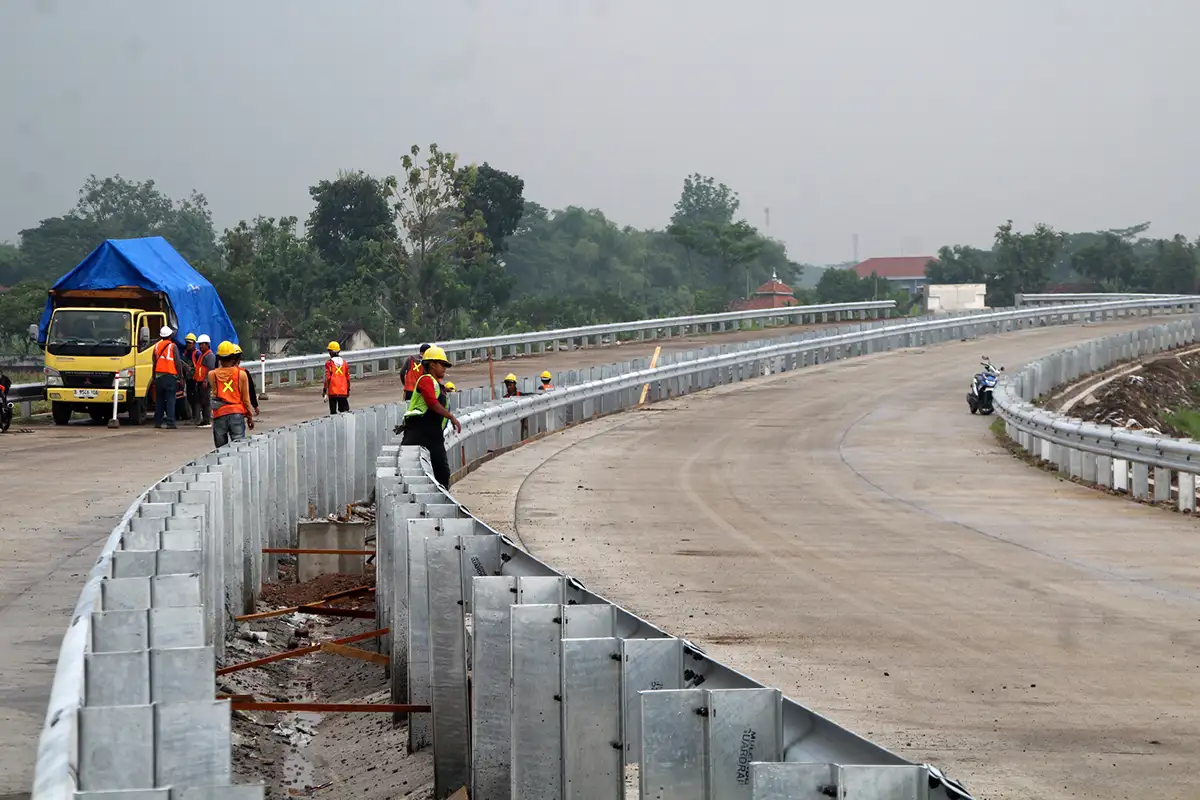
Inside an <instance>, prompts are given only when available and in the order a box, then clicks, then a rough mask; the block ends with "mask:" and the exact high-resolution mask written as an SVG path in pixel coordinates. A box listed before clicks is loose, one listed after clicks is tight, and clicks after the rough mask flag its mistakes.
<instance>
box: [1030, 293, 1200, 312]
mask: <svg viewBox="0 0 1200 800" xmlns="http://www.w3.org/2000/svg"><path fill="white" fill-rule="evenodd" d="M1188 296H1189V295H1180V294H1138V293H1134V292H1078V293H1075V294H1069V293H1066V292H1063V293H1057V292H1050V293H1048V294H1018V295H1017V296H1016V298H1015V299H1016V305H1017V307H1018V308H1024V307H1025V306H1061V305H1063V304H1064V303H1104V302H1111V301H1113V300H1147V299H1157V298H1163V297H1188Z"/></svg>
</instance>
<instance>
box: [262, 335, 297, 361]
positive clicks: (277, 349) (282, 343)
mask: <svg viewBox="0 0 1200 800" xmlns="http://www.w3.org/2000/svg"><path fill="white" fill-rule="evenodd" d="M293 341H295V340H294V339H293V338H292V337H290V336H281V337H279V338H276V339H268V340H267V351H266V352H267V355H269V356H285V355H287V354H288V350H290V349H291V345H292V342H293Z"/></svg>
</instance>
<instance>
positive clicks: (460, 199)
mask: <svg viewBox="0 0 1200 800" xmlns="http://www.w3.org/2000/svg"><path fill="white" fill-rule="evenodd" d="M420 155H421V149H420V148H419V147H418V146H416V145H413V147H412V149H411V150H410V151H409V153H406V154H405V155H404V156H403V158H402V159H401V162H402V164H403V166H404V176H403V177H402V178H401V179H400V180H399V181H398V183H397V186H396V189H395V202H394V204H393V207H394V209H395V212H396V219H397V222H398V228H399V230H400V248H401V259H402V263H403V264H404V266H405V273H406V274H405V277H406V285H407V290H408V297H409V307H408V314H407V317H408V319H409V321H410V327H411V328H412V330H413V331H415V332H420V333H422V334H424V335H426V336H428V337H429V338H432V339H443V338H446V337H447V336H448V335H450V334H452V333H457V332H460V331H462V330H463V329H464V328H466V327H467V326H468V325H469V322H470V321H469V319H466V318H465V317H464V315H463V312H462V310H463V309H464V308H465V307H467V306H468V304H469V288H468V286H467V285H466V283H465V281H464V267H465V266H466V265H468V264H471V265H477V264H478V263H480V262H481V261H482V260H486V259H487V258H488V257H489V255H490V243H489V242H488V239H487V235H486V234H485V233H484V228H485V223H484V219H483V215H482V213H481V212H479V211H478V210H476V211H474V212H473V213H472V214H470V215H468V214H467V213H466V209H465V202H464V201H465V197H466V196H469V194H470V191H471V188H472V187H471V184H470V180H469V179H468V180H464V179H463V176H462V174H461V173H460V172H459V169H458V167H457V159H456V157H455V156H454V155H453V154H451V153H447V152H445V151H443V150H440V149H439V148H438V146H437V145H436V144H432V145H430V146H429V150H428V155H427V156H426V158H425V161H424V162H423V163H422V162H420V161H419V160H418V159H419V158H420Z"/></svg>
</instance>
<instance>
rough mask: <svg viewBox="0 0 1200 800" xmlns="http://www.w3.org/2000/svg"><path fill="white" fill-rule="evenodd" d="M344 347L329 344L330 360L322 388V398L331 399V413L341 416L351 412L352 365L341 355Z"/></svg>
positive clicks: (326, 363)
mask: <svg viewBox="0 0 1200 800" xmlns="http://www.w3.org/2000/svg"><path fill="white" fill-rule="evenodd" d="M341 352H342V346H341V345H340V344H338V343H337V342H330V343H329V360H328V361H326V362H325V383H324V384H322V386H321V397H327V398H328V399H329V413H330V414H341V413H343V412H345V411H349V410H350V365H349V364H347V363H346V359H344V358H342V357H341V355H340V353H341Z"/></svg>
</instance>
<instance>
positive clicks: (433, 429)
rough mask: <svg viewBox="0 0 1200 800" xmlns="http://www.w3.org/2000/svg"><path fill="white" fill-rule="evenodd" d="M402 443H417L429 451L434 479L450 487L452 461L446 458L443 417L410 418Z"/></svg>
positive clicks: (405, 426)
mask: <svg viewBox="0 0 1200 800" xmlns="http://www.w3.org/2000/svg"><path fill="white" fill-rule="evenodd" d="M400 444H402V445H417V446H420V447H424V448H425V449H426V450H428V451H429V464H430V466H432V467H433V479H434V480H435V481H437V482H438V483H440V484H441V485H442V486H443V487H445V488H449V487H450V461H449V459H447V458H446V438H445V434H444V433H443V429H442V418H441V417H439V416H438V415H437V414H426V415H425V416H423V417H418V418H416V419H410V420H409V421H408V422H407V423H405V425H404V438H403V439H401V440H400Z"/></svg>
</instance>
